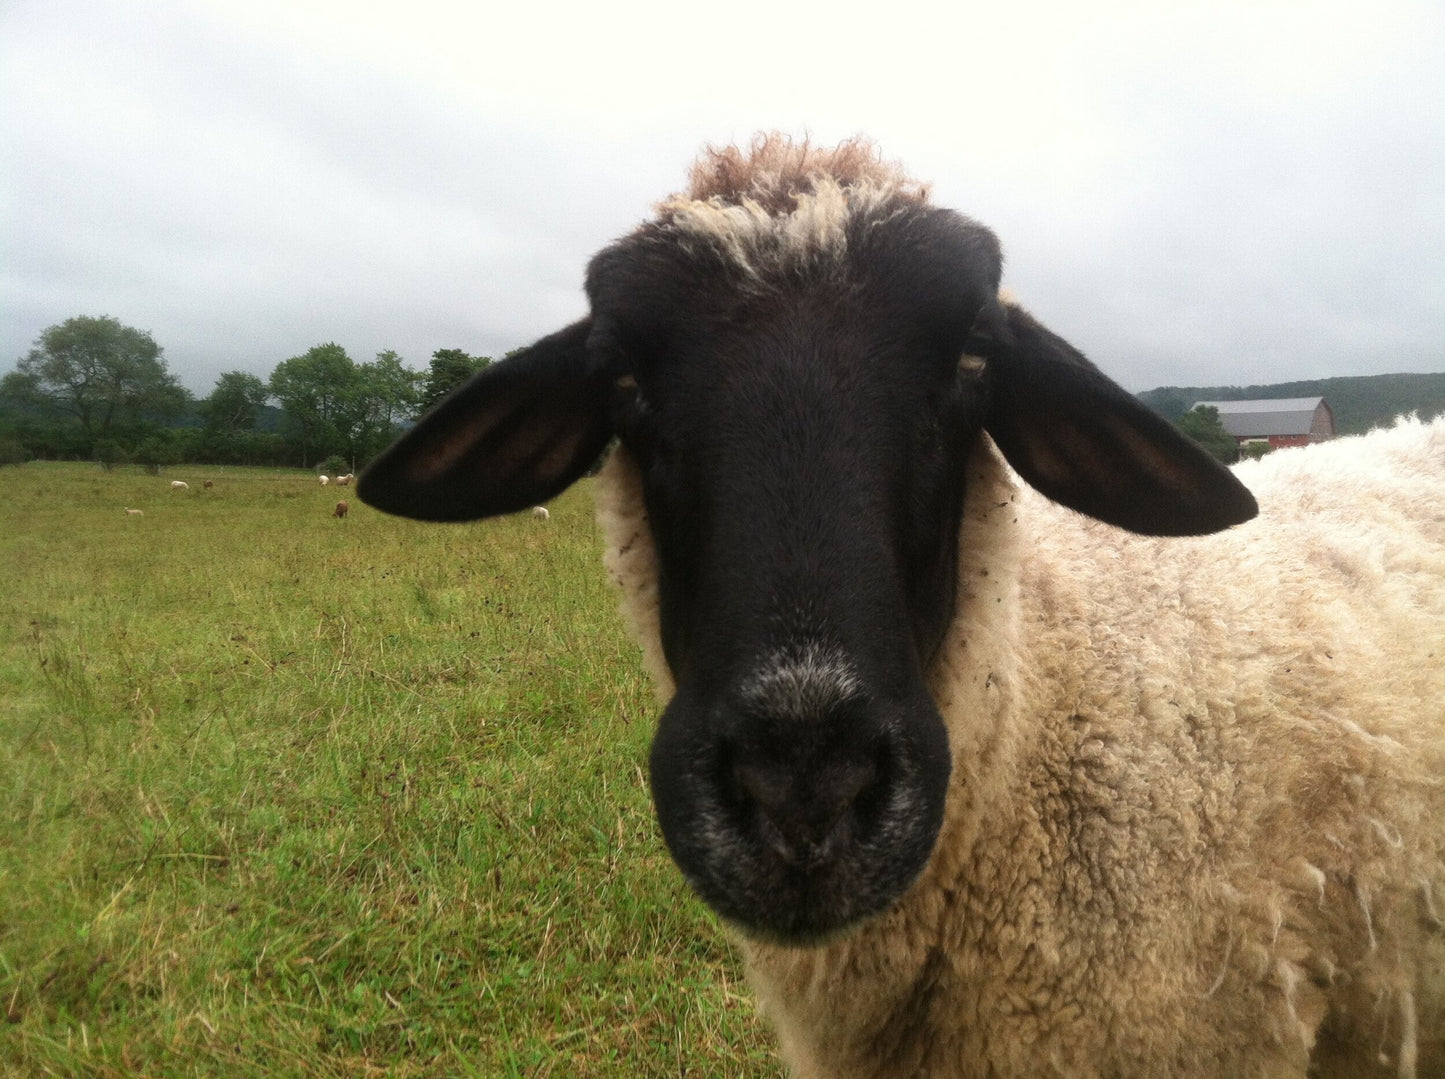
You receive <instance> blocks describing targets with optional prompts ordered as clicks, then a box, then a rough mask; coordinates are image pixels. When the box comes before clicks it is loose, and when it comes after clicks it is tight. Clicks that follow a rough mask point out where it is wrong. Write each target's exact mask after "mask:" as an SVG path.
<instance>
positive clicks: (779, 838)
mask: <svg viewBox="0 0 1445 1079" xmlns="http://www.w3.org/2000/svg"><path fill="white" fill-rule="evenodd" d="M731 771H732V775H731V778H732V781H733V790H734V796H735V797H736V798H737V800H738V802H739V804H740V807H741V808H742V809H743V811H744V813H745V814H748V815H751V816H752V818H753V826H754V828H755V829H756V830H757V834H758V836H759V838H761V839H762V841H763V842H764V843H765V844H766V845H767V846H768V847H769V848H770V849H771V850H772V851H773V852H774V853H775V854H776V855H777V856H778V857H779V858H781V859H782V860H783V861H784V862H785V863H787V864H788V865H792V866H796V867H798V868H802V869H807V868H813V867H816V866H818V865H821V864H823V863H826V862H828V861H830V860H831V859H833V858H834V857H836V856H838V855H839V854H840V853H841V852H842V851H843V850H844V849H845V848H846V847H847V844H848V841H849V840H850V839H851V838H852V835H853V832H854V816H855V814H854V810H855V808H856V807H857V804H858V802H859V799H860V798H861V797H862V796H863V795H864V794H865V793H866V792H868V791H869V790H870V789H872V788H873V787H875V786H876V785H877V784H878V782H879V778H880V776H879V768H878V766H877V764H876V763H875V762H874V761H873V760H871V759H869V758H849V759H842V760H830V761H827V762H823V763H818V764H816V765H815V766H813V767H810V768H800V767H798V766H797V765H796V763H790V762H788V761H786V760H777V759H751V760H740V761H735V762H734V763H733V765H732V770H731Z"/></svg>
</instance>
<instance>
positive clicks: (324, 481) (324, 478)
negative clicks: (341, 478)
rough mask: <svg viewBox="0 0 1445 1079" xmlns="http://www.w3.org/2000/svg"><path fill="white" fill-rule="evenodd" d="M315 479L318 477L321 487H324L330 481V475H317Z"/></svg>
mask: <svg viewBox="0 0 1445 1079" xmlns="http://www.w3.org/2000/svg"><path fill="white" fill-rule="evenodd" d="M317 479H319V480H320V481H321V486H322V487H325V486H326V485H327V484H328V483H330V482H331V477H330V476H318V477H317Z"/></svg>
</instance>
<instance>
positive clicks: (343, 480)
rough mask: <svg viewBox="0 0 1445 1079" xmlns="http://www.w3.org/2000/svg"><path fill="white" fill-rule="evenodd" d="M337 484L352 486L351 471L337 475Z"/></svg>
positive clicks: (339, 485)
mask: <svg viewBox="0 0 1445 1079" xmlns="http://www.w3.org/2000/svg"><path fill="white" fill-rule="evenodd" d="M336 486H338V487H350V486H351V473H350V472H348V473H347V474H346V475H344V476H337V477H336Z"/></svg>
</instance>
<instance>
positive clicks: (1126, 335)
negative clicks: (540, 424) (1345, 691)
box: [0, 0, 1445, 394]
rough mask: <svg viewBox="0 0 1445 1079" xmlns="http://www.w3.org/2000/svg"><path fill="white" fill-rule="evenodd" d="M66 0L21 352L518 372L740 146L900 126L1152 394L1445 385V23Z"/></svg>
mask: <svg viewBox="0 0 1445 1079" xmlns="http://www.w3.org/2000/svg"><path fill="white" fill-rule="evenodd" d="M490 8H491V6H488V7H487V8H486V9H484V8H483V7H481V6H477V7H475V8H473V7H471V6H459V5H450V4H433V3H429V2H426V0H417V2H413V3H408V4H406V5H393V6H387V5H368V6H366V7H357V6H355V5H344V6H343V5H329V4H311V3H307V4H297V3H289V2H288V3H270V2H251V3H244V4H243V3H234V4H233V3H230V2H225V3H212V4H206V5H198V4H185V3H164V2H163V3H145V4H137V5H127V6H126V8H125V9H124V10H122V9H119V8H116V7H114V6H113V5H109V4H105V3H101V2H99V0H94V2H88V0H49V2H45V3H41V2H37V0H29V2H20V3H13V4H10V5H8V6H7V7H6V8H5V9H4V10H3V14H0V19H3V26H0V94H3V96H4V99H5V100H6V102H7V108H6V109H5V110H3V112H0V138H3V139H4V142H5V145H6V146H7V148H10V149H9V150H8V152H7V155H6V157H5V159H4V160H3V161H0V250H3V251H4V252H5V256H4V261H3V263H0V365H6V364H7V361H9V360H11V359H13V358H15V357H18V356H19V355H22V354H23V353H24V352H25V351H26V350H27V349H28V347H29V345H30V342H31V341H33V340H34V338H35V337H36V336H38V335H39V333H40V331H41V330H43V329H44V328H45V327H46V326H48V325H52V324H54V323H57V322H60V321H63V320H64V319H65V318H68V317H71V316H73V315H77V314H111V315H114V316H115V317H117V318H120V319H121V320H122V321H124V322H126V323H128V324H131V325H135V326H138V327H139V328H142V329H147V330H150V331H151V332H152V333H153V334H154V335H155V337H156V340H157V341H158V342H159V343H160V344H162V345H163V346H164V347H165V349H166V357H167V359H168V361H169V363H170V365H171V368H172V370H173V371H175V372H176V373H177V374H178V375H179V376H180V377H181V378H182V380H183V381H184V382H185V383H186V384H187V385H188V386H189V387H190V388H191V389H192V390H193V391H195V392H197V393H200V394H204V393H207V392H209V390H210V388H211V386H212V385H213V383H214V381H215V378H216V376H217V375H219V374H220V373H221V372H222V371H224V370H230V369H241V370H246V371H251V372H253V373H257V374H260V375H262V376H265V375H266V374H268V373H269V372H270V370H271V368H272V367H274V365H275V364H276V363H277V362H279V361H280V360H283V359H286V358H288V357H290V356H294V355H297V354H299V353H301V352H303V351H305V350H306V349H307V348H309V347H310V346H312V345H314V344H318V343H322V342H325V341H336V342H338V343H340V344H342V345H344V346H345V347H346V348H347V349H348V351H350V352H351V353H352V355H353V356H354V357H355V358H357V359H360V360H365V359H369V358H370V357H371V356H372V355H374V353H375V352H377V351H380V350H382V349H388V348H390V349H396V350H397V351H398V352H400V353H401V354H402V355H403V356H404V357H405V358H406V359H407V360H408V361H409V362H410V363H411V364H412V365H413V366H418V367H420V366H424V365H425V363H426V360H427V358H428V357H429V355H430V353H431V352H432V351H433V350H435V349H437V348H443V347H459V348H464V349H466V350H467V351H470V352H480V353H490V354H498V353H500V352H502V351H505V350H506V349H509V348H513V347H516V346H517V345H520V344H524V343H527V342H528V341H530V340H532V339H535V338H536V337H539V336H541V335H542V334H544V333H547V332H549V331H550V330H552V329H555V328H556V327H557V326H559V325H561V324H563V323H564V322H566V321H568V320H570V319H571V318H574V317H576V316H577V315H578V314H580V313H581V311H582V309H583V300H582V295H581V281H582V272H583V267H584V265H585V262H586V259H587V258H588V257H589V255H590V254H591V253H592V252H593V251H595V250H596V249H597V248H598V247H600V246H602V245H603V244H605V243H607V242H608V241H609V240H611V239H613V238H614V237H616V236H617V235H619V234H620V233H622V232H624V231H626V230H627V229H628V228H630V227H631V226H632V225H633V224H634V223H635V222H637V221H638V220H640V219H641V218H642V217H643V216H644V215H645V214H646V213H647V212H648V208H649V206H650V204H651V203H652V202H653V201H655V200H656V199H658V198H659V197H661V196H662V195H664V194H666V193H667V192H668V191H671V190H675V189H676V188H677V187H679V186H680V185H681V183H682V181H683V177H684V172H685V167H686V164H687V163H688V161H689V160H690V158H691V157H692V156H693V154H694V153H695V152H696V150H697V148H698V146H699V145H700V144H701V143H703V142H704V141H727V140H729V139H745V138H747V137H748V136H749V135H750V134H751V133H752V132H753V131H755V130H759V129H764V128H782V129H785V130H792V131H796V132H805V131H806V132H811V134H812V135H813V136H814V137H815V138H816V139H818V140H819V141H825V142H829V141H834V140H836V139H838V138H842V137H845V136H847V135H850V134H853V133H855V132H858V131H866V132H868V133H870V134H871V135H873V136H874V137H875V138H876V139H877V140H878V142H879V144H880V146H881V147H882V149H883V151H884V152H885V153H886V154H887V155H888V156H890V157H896V158H899V159H901V160H903V161H904V162H905V163H906V164H907V165H908V166H909V167H910V168H911V169H912V170H913V172H914V173H915V174H916V175H918V176H920V177H922V178H924V179H929V180H932V181H933V182H934V185H935V197H936V199H937V201H939V202H941V203H943V204H946V205H951V206H955V207H957V208H959V209H961V210H964V211H965V212H968V213H970V214H972V215H973V216H975V217H977V218H979V219H980V220H982V221H984V222H985V223H987V224H989V225H990V226H992V227H993V228H994V229H995V230H996V231H997V232H998V233H999V234H1000V236H1001V238H1002V239H1003V242H1004V246H1005V249H1006V251H1007V253H1008V278H1009V283H1010V284H1011V286H1012V287H1013V288H1015V290H1016V291H1018V292H1019V293H1020V294H1021V295H1022V296H1023V297H1024V298H1025V299H1026V301H1027V302H1028V303H1029V305H1030V306H1031V307H1032V308H1033V309H1034V310H1035V311H1036V313H1037V314H1038V315H1039V316H1040V317H1041V318H1043V319H1044V320H1045V321H1047V322H1049V323H1050V324H1051V325H1052V326H1054V328H1056V329H1058V330H1059V331H1060V332H1062V333H1065V334H1066V335H1068V336H1069V337H1070V338H1071V339H1072V340H1074V341H1075V342H1076V343H1077V344H1079V345H1080V346H1081V347H1082V348H1084V349H1085V351H1086V352H1088V353H1089V354H1090V355H1091V356H1093V357H1094V358H1095V359H1096V360H1097V361H1098V362H1099V363H1100V364H1101V366H1103V367H1105V369H1106V370H1108V371H1110V373H1112V374H1114V375H1115V377H1117V378H1119V379H1120V380H1121V381H1123V382H1124V383H1125V384H1126V385H1128V386H1130V387H1131V388H1134V389H1142V388H1145V387H1148V386H1153V385H1158V384H1166V383H1216V382H1218V383H1228V382H1257V381H1268V380H1273V379H1276V378H1278V379H1286V378H1303V377H1312V376H1323V375H1337V374H1349V373H1366V372H1369V371H1385V370H1408V369H1415V370H1430V369H1435V370H1439V369H1441V368H1442V367H1445V357H1442V356H1441V350H1440V346H1439V343H1438V336H1439V333H1438V330H1439V327H1440V325H1442V317H1441V316H1442V315H1445V311H1442V310H1441V307H1442V304H1445V259H1442V257H1441V256H1442V254H1445V193H1442V192H1445V188H1442V185H1440V184H1439V182H1438V177H1439V176H1440V175H1441V174H1442V172H1445V168H1442V166H1445V106H1442V105H1441V104H1440V103H1441V102H1445V75H1442V72H1445V62H1442V61H1445V33H1442V26H1445V19H1442V15H1441V14H1440V12H1439V11H1437V10H1436V9H1435V8H1434V7H1433V6H1430V5H1422V4H1409V3H1398V4H1390V3H1386V4H1383V5H1372V6H1370V7H1369V9H1368V10H1365V9H1364V8H1361V7H1358V6H1357V5H1312V6H1311V7H1310V8H1309V9H1308V18H1306V17H1305V9H1304V8H1302V7H1300V6H1299V5H1296V4H1291V3H1282V2H1276V3H1249V4H1245V3H1216V4H1208V5H1183V6H1180V5H1142V4H1139V5H1134V4H1130V5H1084V6H1080V5H1039V4H1023V5H992V6H991V7H989V8H987V9H980V10H973V9H970V8H967V7H957V8H955V9H952V10H951V11H949V12H947V13H945V14H944V15H942V16H938V17H932V18H930V19H927V20H923V19H906V18H902V17H900V18H893V19H877V20H874V21H873V22H870V23H868V24H867V25H866V26H864V25H862V24H860V22H859V21H858V20H857V19H855V18H852V17H850V16H848V15H847V14H846V12H844V10H843V9H836V10H833V11H831V12H829V13H827V14H826V15H820V13H819V10H818V9H814V8H806V9H805V8H801V7H798V6H778V5H775V4H774V5H770V6H765V5H762V4H754V3H744V4H740V5H732V6H730V7H729V8H728V9H727V10H726V11H725V12H724V11H722V10H721V9H686V8H684V9H679V8H677V7H676V6H675V5H667V6H664V5H661V4H644V5H611V6H597V5H591V6H587V7H585V8H583V7H579V8H576V9H574V8H573V7H572V6H571V5H558V4H552V3H541V4H529V5H524V6H523V5H514V6H513V8H514V10H508V11H505V12H498V11H494V10H490Z"/></svg>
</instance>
